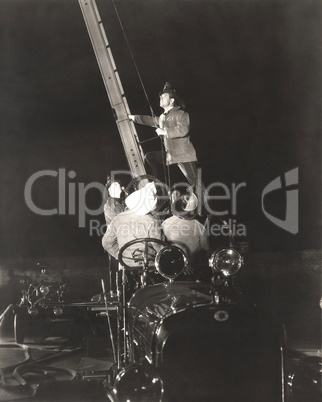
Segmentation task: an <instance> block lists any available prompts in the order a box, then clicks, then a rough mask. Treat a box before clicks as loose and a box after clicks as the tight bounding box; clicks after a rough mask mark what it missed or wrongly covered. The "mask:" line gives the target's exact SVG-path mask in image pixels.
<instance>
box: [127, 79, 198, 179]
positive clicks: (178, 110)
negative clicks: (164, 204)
mask: <svg viewBox="0 0 322 402" xmlns="http://www.w3.org/2000/svg"><path fill="white" fill-rule="evenodd" d="M159 96H160V106H161V107H162V108H163V110H164V112H163V113H162V114H161V116H159V117H157V116H141V115H129V116H128V117H129V119H130V120H132V121H134V122H135V123H139V124H144V125H147V126H151V127H156V128H157V129H156V133H157V134H158V135H159V136H163V138H164V147H165V151H166V152H165V161H164V158H163V152H162V151H153V152H148V153H147V154H146V155H145V159H146V162H147V163H148V164H149V166H150V167H151V170H152V174H153V175H154V176H155V177H158V168H157V165H162V164H164V163H166V165H167V166H169V165H172V164H177V165H178V166H179V168H180V170H181V171H182V173H183V174H184V175H185V177H186V179H187V180H188V182H189V184H190V185H191V186H195V185H196V184H197V156H196V151H195V148H194V146H193V145H192V143H191V141H190V136H189V129H190V120H189V114H188V113H187V112H185V111H184V109H185V103H184V101H183V100H182V99H180V98H179V96H178V95H177V94H176V91H175V89H173V88H172V87H171V85H170V84H169V83H168V82H167V83H166V84H165V86H164V88H163V90H162V91H161V92H160V93H159Z"/></svg>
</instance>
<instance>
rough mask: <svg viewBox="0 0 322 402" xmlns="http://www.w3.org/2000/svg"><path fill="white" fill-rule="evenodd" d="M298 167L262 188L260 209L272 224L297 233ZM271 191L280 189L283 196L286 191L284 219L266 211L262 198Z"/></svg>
mask: <svg viewBox="0 0 322 402" xmlns="http://www.w3.org/2000/svg"><path fill="white" fill-rule="evenodd" d="M284 183H285V185H284ZM298 184H299V169H298V168H295V169H292V170H289V171H288V172H286V173H285V174H284V175H283V176H278V177H276V179H274V180H272V181H271V182H270V183H268V184H267V186H266V187H265V188H264V190H263V192H262V211H263V213H264V215H265V216H266V217H267V218H268V219H269V220H270V221H271V222H273V223H274V225H276V226H278V227H280V228H281V229H284V230H286V231H287V232H289V233H292V234H297V233H298V231H299V190H298V188H295V186H296V187H298ZM273 191H281V195H282V196H283V197H284V194H283V193H285V192H286V205H285V219H280V218H278V217H276V216H274V215H272V214H270V213H269V212H267V211H266V209H265V205H264V199H265V197H266V196H267V194H270V193H272V192H273Z"/></svg>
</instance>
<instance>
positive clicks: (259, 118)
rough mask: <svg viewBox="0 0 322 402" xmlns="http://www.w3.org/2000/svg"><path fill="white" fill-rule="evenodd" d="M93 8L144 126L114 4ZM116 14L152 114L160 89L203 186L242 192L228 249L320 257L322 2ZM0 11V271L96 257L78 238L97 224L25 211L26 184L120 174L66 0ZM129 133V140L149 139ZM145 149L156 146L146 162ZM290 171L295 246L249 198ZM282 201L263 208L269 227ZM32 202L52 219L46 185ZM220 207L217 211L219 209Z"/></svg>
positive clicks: (227, 3)
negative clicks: (5, 265) (177, 110)
mask: <svg viewBox="0 0 322 402" xmlns="http://www.w3.org/2000/svg"><path fill="white" fill-rule="evenodd" d="M97 3H98V6H99V10H100V14H101V16H102V19H103V22H104V27H105V30H106V32H107V36H108V39H109V42H110V44H111V48H112V51H113V55H114V58H115V61H116V64H117V67H118V70H119V73H120V76H121V80H122V83H123V87H124V89H125V93H126V96H127V99H128V102H129V106H130V109H131V112H132V113H133V114H148V113H149V107H148V103H147V101H146V99H145V96H144V93H143V91H142V88H141V86H140V83H139V79H138V76H137V74H136V72H135V69H134V66H133V62H132V60H131V57H130V55H129V51H128V49H127V47H126V43H125V41H124V37H123V34H122V32H121V28H120V25H119V22H118V20H117V18H116V15H115V11H114V7H113V4H112V2H111V1H110V0H104V1H101V0H100V1H98V2H97ZM115 4H116V6H117V9H118V12H119V15H120V17H121V19H122V22H123V25H124V29H125V31H126V34H127V37H128V39H129V42H130V45H131V48H132V51H133V53H134V56H135V60H136V62H137V65H138V67H139V70H140V73H141V76H142V79H143V82H144V85H145V88H146V91H147V93H148V95H149V98H150V101H151V104H152V106H153V109H154V110H155V112H156V113H159V112H160V109H159V107H158V100H159V99H158V92H159V91H160V90H161V89H162V87H163V85H164V83H165V82H166V81H170V82H171V83H172V84H173V86H174V87H175V88H176V89H177V92H178V93H179V95H181V96H182V98H183V99H184V100H185V101H186V103H187V111H188V112H189V113H190V117H191V124H192V127H191V136H192V141H193V143H194V145H195V147H196V150H197V154H198V159H199V163H200V165H201V167H202V169H203V177H204V181H205V184H206V185H208V184H210V183H211V182H215V181H220V182H223V183H225V184H226V185H227V186H228V187H230V186H231V183H241V182H246V183H247V187H246V188H244V189H242V190H240V192H239V193H238V214H237V216H236V217H233V218H234V219H236V220H237V221H238V222H242V223H243V224H245V225H246V227H247V238H245V239H244V238H241V239H240V240H246V241H248V242H249V245H250V249H251V250H254V251H261V250H303V249H314V248H320V245H321V242H320V240H321V239H320V235H321V198H320V192H321V174H320V173H321V171H320V168H321V146H320V145H321V144H320V138H321V132H320V126H321V120H320V113H321V51H320V49H321V39H320V38H321V31H320V21H321V2H320V1H318V0H286V1H283V0H276V1H274V0H261V1H255V0H235V1H233V0H213V1H205V0H190V1H189V0H181V1H180V0H171V1H168V0H153V1H152V0H146V1H143V0H135V1H134V0H118V1H115ZM0 8H1V9H0V49H1V58H0V72H1V73H0V85H1V91H0V125H1V126H0V127H1V128H0V136H1V139H0V141H1V142H0V143H1V151H0V152H1V159H0V164H1V165H0V213H1V227H0V255H1V258H10V257H37V256H98V255H102V254H103V249H102V247H101V239H100V237H99V236H95V235H94V236H90V234H89V227H88V225H89V220H90V219H99V220H100V221H101V223H102V224H103V223H104V216H103V215H102V214H100V215H99V216H95V217H87V226H86V227H85V228H79V227H78V217H77V213H76V215H71V216H68V215H62V216H57V215H56V216H48V217H45V216H38V215H36V214H34V213H33V212H32V211H30V210H29V209H28V207H27V206H26V204H25V201H24V187H25V184H26V182H27V180H28V178H29V177H30V176H31V175H32V174H33V173H36V172H37V171H40V170H48V169H51V170H54V171H56V172H57V171H58V169H66V172H69V171H71V170H73V171H74V172H76V177H75V178H74V179H68V178H66V180H67V185H68V183H75V185H76V188H77V186H78V184H79V183H84V184H85V185H86V184H89V183H92V182H99V183H102V184H104V183H105V180H106V175H107V174H108V173H109V172H110V171H111V170H117V169H127V162H126V159H125V156H124V151H123V148H122V144H121V141H120V137H119V134H118V130H117V127H116V124H115V121H114V120H113V115H112V112H111V110H110V105H109V101H108V98H107V95H106V92H105V88H104V86H103V82H102V79H101V76H100V72H99V69H98V66H97V63H96V59H95V56H94V53H93V50H92V46H91V43H90V40H89V37H88V34H87V30H86V27H85V23H84V20H83V17H82V14H81V10H80V7H79V5H78V1H77V0H0ZM137 131H138V134H139V137H140V139H141V140H144V139H147V138H150V136H151V134H153V131H152V130H151V129H147V128H143V127H139V126H137ZM154 147H159V142H158V140H156V141H152V142H150V143H147V145H144V151H145V152H146V151H148V150H150V149H153V148H154ZM296 167H298V168H299V233H298V234H297V235H292V234H290V233H288V232H286V231H284V230H282V229H281V228H278V227H277V226H274V224H273V223H272V222H270V221H269V220H268V219H267V218H266V217H265V216H264V214H263V212H262V211H261V192H262V190H263V189H264V187H265V186H266V185H267V184H268V183H269V182H270V181H271V180H273V179H275V178H276V177H278V176H281V175H283V173H285V172H286V171H288V170H291V169H293V168H296ZM179 178H180V176H179ZM123 184H127V183H126V182H125V183H123ZM284 195H285V194H284V193H283V192H280V193H279V192H277V193H276V194H272V195H270V197H271V198H270V199H267V201H269V208H267V209H269V212H270V213H272V214H274V215H275V216H278V217H280V218H281V219H283V214H285V197H284ZM33 197H34V200H35V203H36V204H37V205H38V206H40V207H42V208H55V207H57V206H58V185H57V178H54V177H49V176H47V178H43V179H41V180H39V181H38V182H37V183H36V184H35V186H34V192H33ZM76 199H77V197H76ZM66 202H68V199H67V198H66ZM87 202H88V206H89V207H92V208H96V207H97V206H98V205H100V202H101V199H100V195H99V193H98V192H97V191H95V190H93V191H91V192H89V193H88V197H87ZM227 208H228V209H230V204H229V203H228V201H222V202H221V203H219V204H218V209H220V210H223V209H227ZM76 212H77V211H76Z"/></svg>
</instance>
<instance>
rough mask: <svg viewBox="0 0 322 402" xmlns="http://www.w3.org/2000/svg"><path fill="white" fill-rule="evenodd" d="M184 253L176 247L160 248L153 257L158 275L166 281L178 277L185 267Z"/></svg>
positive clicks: (185, 258) (186, 262) (186, 261)
mask: <svg viewBox="0 0 322 402" xmlns="http://www.w3.org/2000/svg"><path fill="white" fill-rule="evenodd" d="M187 264H188V260H187V257H186V255H185V253H184V252H183V251H182V250H181V248H179V247H177V246H166V247H164V248H162V249H161V250H160V251H159V252H158V253H157V255H156V257H155V267H156V269H157V271H158V272H159V274H160V275H162V276H163V277H164V278H167V279H170V280H171V279H174V278H176V277H177V276H179V275H180V274H181V273H182V272H183V271H184V270H185V268H186V267H187Z"/></svg>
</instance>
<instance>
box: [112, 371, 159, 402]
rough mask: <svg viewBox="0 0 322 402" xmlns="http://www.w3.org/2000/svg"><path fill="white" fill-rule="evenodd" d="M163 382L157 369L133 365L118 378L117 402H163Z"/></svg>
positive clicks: (115, 393) (114, 388) (116, 385)
mask: <svg viewBox="0 0 322 402" xmlns="http://www.w3.org/2000/svg"><path fill="white" fill-rule="evenodd" d="M163 393H164V387H163V381H162V379H161V377H160V375H159V374H158V372H157V370H156V369H155V367H153V366H150V365H137V364H133V365H131V366H128V367H127V368H125V369H123V370H122V371H120V373H119V374H118V375H117V376H116V379H115V383H114V387H113V394H114V396H115V398H116V401H117V402H161V401H162V399H163Z"/></svg>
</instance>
